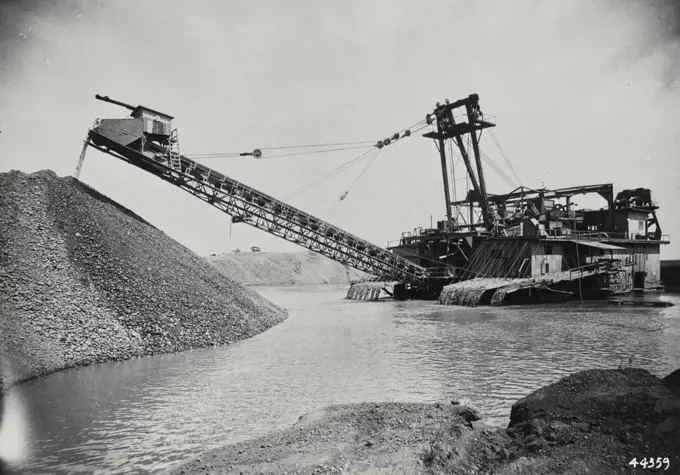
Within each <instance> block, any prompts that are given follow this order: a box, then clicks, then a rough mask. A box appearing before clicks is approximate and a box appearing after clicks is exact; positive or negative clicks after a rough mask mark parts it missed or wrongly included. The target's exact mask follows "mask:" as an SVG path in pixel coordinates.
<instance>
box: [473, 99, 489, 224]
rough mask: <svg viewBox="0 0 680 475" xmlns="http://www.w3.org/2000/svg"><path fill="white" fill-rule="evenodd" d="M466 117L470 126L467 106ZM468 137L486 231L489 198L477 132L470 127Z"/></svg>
mask: <svg viewBox="0 0 680 475" xmlns="http://www.w3.org/2000/svg"><path fill="white" fill-rule="evenodd" d="M468 117H469V119H468V120H469V121H470V125H473V124H472V113H471V110H470V107H469V106H468ZM470 136H471V137H472V151H473V152H474V155H475V162H476V163H477V175H478V177H479V194H480V195H481V196H480V204H481V205H482V216H483V217H484V224H485V225H486V227H487V229H488V228H490V227H491V224H492V223H491V216H490V213H489V198H488V197H487V195H486V184H485V183H484V171H483V170H482V159H481V157H480V156H479V137H477V131H476V130H475V129H474V127H472V130H470Z"/></svg>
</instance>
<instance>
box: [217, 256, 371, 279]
mask: <svg viewBox="0 0 680 475" xmlns="http://www.w3.org/2000/svg"><path fill="white" fill-rule="evenodd" d="M207 259H208V261H209V262H210V263H211V264H213V265H214V266H215V267H216V268H217V269H219V270H220V272H222V273H223V274H224V275H226V276H227V277H229V278H230V279H233V280H235V281H236V282H241V283H243V284H247V285H310V284H344V283H347V282H350V281H352V280H357V279H360V278H362V277H364V274H363V273H362V272H360V271H358V270H356V269H353V268H351V267H348V266H345V265H342V264H340V263H339V262H335V261H333V260H331V259H329V258H328V257H325V256H322V255H321V254H317V253H315V252H312V251H303V252H282V253H275V252H232V253H228V254H220V255H217V256H210V257H208V258H207Z"/></svg>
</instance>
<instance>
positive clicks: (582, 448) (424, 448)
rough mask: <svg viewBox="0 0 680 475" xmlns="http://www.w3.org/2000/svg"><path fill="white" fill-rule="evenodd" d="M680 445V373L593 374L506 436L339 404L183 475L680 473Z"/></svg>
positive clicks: (537, 403)
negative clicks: (643, 469) (659, 467)
mask: <svg viewBox="0 0 680 475" xmlns="http://www.w3.org/2000/svg"><path fill="white" fill-rule="evenodd" d="M679 447H680V371H676V372H675V373H673V374H672V375H669V376H668V377H667V378H665V379H664V380H661V379H659V378H657V377H655V376H653V375H651V374H650V373H649V372H647V371H645V370H641V369H614V370H588V371H582V372H579V373H576V374H573V375H571V376H568V377H566V378H564V379H562V380H560V381H558V382H556V383H554V384H552V385H549V386H546V387H544V388H541V389H539V390H538V391H535V392H534V393H532V394H530V395H529V396H527V397H525V398H523V399H521V400H520V401H518V402H517V403H515V404H514V405H513V408H512V414H511V421H510V424H509V426H508V427H507V428H505V429H503V428H492V427H489V426H486V425H485V424H484V423H483V421H480V420H479V415H478V414H477V413H476V411H475V410H474V409H470V408H467V407H464V406H459V405H457V404H455V401H453V402H446V403H444V402H442V403H437V404H398V403H381V404H355V405H345V406H333V407H328V408H324V409H321V410H319V411H317V412H315V413H312V414H308V415H306V416H304V417H301V418H300V420H299V421H298V422H297V423H296V424H295V425H294V426H293V427H291V428H289V429H286V430H283V431H279V432H274V433H271V434H269V435H267V436H266V437H261V438H258V439H254V440H251V441H246V442H242V443H238V444H234V445H230V446H226V447H223V448H221V449H218V450H215V451H212V452H208V453H206V454H203V455H201V456H200V457H198V458H196V459H194V460H191V461H188V462H187V463H185V464H184V465H182V466H180V467H178V468H177V469H176V473H180V474H193V473H244V474H254V473H271V474H275V473H276V474H292V473H301V474H312V473H366V474H368V473H403V474H407V473H409V474H410V473H449V474H469V473H489V474H490V473H494V474H499V475H503V474H527V475H529V474H535V473H543V474H577V473H578V474H580V473H597V474H609V473H622V472H623V473H629V472H630V473H632V472H633V469H632V467H631V466H629V465H628V464H629V462H630V461H631V460H632V459H633V458H634V457H636V458H637V460H638V461H640V460H642V459H644V458H645V457H647V458H649V457H654V458H655V460H656V457H661V458H662V459H663V458H665V457H666V458H668V465H669V467H670V468H669V469H668V470H665V471H663V473H669V474H671V473H680V449H678V448H679ZM665 467H666V465H665V464H664V468H665ZM638 470H640V467H638ZM659 472H660V471H657V472H655V473H659Z"/></svg>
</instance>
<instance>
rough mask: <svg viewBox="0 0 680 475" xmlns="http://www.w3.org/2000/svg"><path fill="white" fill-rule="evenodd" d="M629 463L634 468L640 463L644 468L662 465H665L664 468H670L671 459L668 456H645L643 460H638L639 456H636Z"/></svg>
mask: <svg viewBox="0 0 680 475" xmlns="http://www.w3.org/2000/svg"><path fill="white" fill-rule="evenodd" d="M628 465H632V466H633V468H636V467H637V466H638V465H639V466H640V467H642V468H645V469H647V468H661V467H662V466H664V465H665V467H664V470H668V469H669V468H670V466H671V461H670V460H669V459H668V457H664V458H661V457H657V458H654V457H649V458H647V457H645V458H643V459H642V460H640V461H639V462H638V459H637V458H634V459H633V460H631V461H630V462H628Z"/></svg>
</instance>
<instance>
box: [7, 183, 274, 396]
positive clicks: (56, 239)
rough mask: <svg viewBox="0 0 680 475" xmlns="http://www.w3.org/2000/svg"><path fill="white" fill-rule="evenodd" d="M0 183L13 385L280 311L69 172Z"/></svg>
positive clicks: (235, 329)
mask: <svg viewBox="0 0 680 475" xmlns="http://www.w3.org/2000/svg"><path fill="white" fill-rule="evenodd" d="M0 190H1V191H0V295H1V296H2V299H1V300H0V332H1V333H0V345H1V346H0V349H2V350H3V352H4V353H5V354H6V355H8V356H9V357H10V362H11V364H12V374H13V377H14V379H15V380H14V381H13V382H17V381H23V380H26V379H31V378H33V377H37V376H41V375H45V374H48V373H51V372H54V371H57V370H60V369H64V368H68V367H74V366H79V365H85V364H90V363H94V362H103V361H111V360H122V359H127V358H131V357H134V356H141V355H151V354H157V353H169V352H175V351H183V350H188V349H191V348H200V347H206V346H210V345H223V344H228V343H231V342H234V341H238V340H242V339H245V338H249V337H251V336H254V335H257V334H258V333H261V332H263V331H265V330H267V329H268V328H270V327H272V326H273V325H275V324H277V323H279V322H281V321H282V320H284V319H285V318H286V314H285V311H284V310H282V309H281V308H279V307H277V306H276V305H274V304H272V303H271V302H269V301H267V300H265V299H263V298H262V297H260V296H259V295H258V294H256V293H255V292H253V291H251V290H249V289H246V288H245V287H243V286H242V285H240V284H238V283H236V282H233V281H232V280H230V279H228V278H226V277H225V276H224V275H223V274H221V273H220V272H218V271H217V270H216V269H215V268H214V267H213V266H211V265H210V264H209V263H207V262H206V261H205V259H203V258H201V257H199V256H197V255H196V254H194V253H193V252H191V251H190V250H189V249H187V248H185V247H184V246H182V245H180V244H178V243H177V242H175V241H173V240H172V239H171V238H169V237H168V236H166V235H165V234H164V233H162V232H161V231H159V230H158V229H156V228H154V227H153V226H152V225H150V224H149V223H147V222H146V221H144V220H143V219H142V218H140V217H139V216H137V215H136V214H134V213H133V212H132V211H130V210H128V209H126V208H123V207H122V206H120V205H118V204H116V203H115V202H113V201H111V200H110V199H108V198H107V197H105V196H103V195H101V194H100V193H98V192H97V191H95V190H94V189H92V188H90V187H88V186H87V185H85V184H83V183H81V182H79V181H78V180H76V179H74V178H71V177H64V178H59V177H57V176H56V174H54V172H52V171H40V172H37V173H33V174H25V173H21V172H17V171H12V172H10V173H4V174H0Z"/></svg>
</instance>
